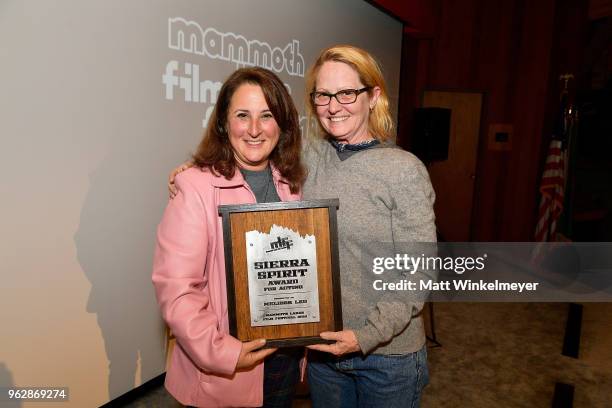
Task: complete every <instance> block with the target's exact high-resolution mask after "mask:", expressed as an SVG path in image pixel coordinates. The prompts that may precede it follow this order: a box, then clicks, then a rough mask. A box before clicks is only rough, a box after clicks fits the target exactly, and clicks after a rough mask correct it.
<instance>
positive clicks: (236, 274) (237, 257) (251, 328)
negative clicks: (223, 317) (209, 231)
mask: <svg viewBox="0 0 612 408" xmlns="http://www.w3.org/2000/svg"><path fill="white" fill-rule="evenodd" d="M337 207H338V200H337V199H333V200H311V201H291V202H277V203H262V204H240V205H222V206H219V213H220V214H221V216H222V219H223V237H224V245H225V248H224V249H225V273H226V280H227V304H228V317H229V324H230V334H232V335H233V336H234V337H236V338H237V339H239V340H241V341H250V340H254V339H258V338H265V339H266V340H267V342H266V347H286V346H297V345H307V344H315V343H326V342H327V341H325V340H323V339H321V338H320V337H319V333H321V332H323V331H338V330H342V306H341V298H340V273H339V268H338V232H337V224H336V209H337Z"/></svg>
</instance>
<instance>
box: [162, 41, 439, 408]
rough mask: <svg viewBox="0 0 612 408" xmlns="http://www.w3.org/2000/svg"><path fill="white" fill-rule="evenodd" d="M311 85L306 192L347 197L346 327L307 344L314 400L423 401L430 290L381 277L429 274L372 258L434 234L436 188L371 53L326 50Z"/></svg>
mask: <svg viewBox="0 0 612 408" xmlns="http://www.w3.org/2000/svg"><path fill="white" fill-rule="evenodd" d="M306 87H307V88H306V93H307V94H308V96H309V98H308V102H307V106H308V108H309V113H310V116H311V117H316V119H317V120H316V121H311V120H309V121H308V123H313V122H314V123H315V124H316V125H315V126H314V128H313V129H310V130H311V131H310V132H309V134H312V133H315V134H316V136H314V137H309V138H305V140H304V141H305V144H304V152H303V153H304V164H305V165H306V166H307V169H308V177H307V180H306V182H305V184H304V187H303V197H304V199H322V198H339V199H340V208H339V210H338V213H337V214H338V238H339V242H338V248H339V255H340V275H341V284H342V315H343V316H342V317H343V323H344V330H342V331H339V332H324V333H321V337H323V338H324V339H327V340H332V341H335V342H334V343H332V344H329V345H313V346H309V348H310V349H311V350H313V352H311V353H309V357H308V360H309V363H308V381H309V385H310V392H311V396H312V403H313V407H315V408H317V407H322V408H323V407H325V408H327V407H385V408H394V407H400V406H401V407H406V406H408V407H417V406H418V405H419V399H420V395H421V391H422V389H423V387H424V386H425V385H426V384H427V382H428V370H427V352H426V348H425V331H424V328H423V319H422V317H421V314H420V312H421V309H422V307H423V297H422V294H420V295H421V296H419V294H418V293H415V292H410V291H385V290H381V291H378V290H374V288H373V282H374V280H381V279H382V280H383V281H385V282H397V281H399V280H401V279H410V280H412V281H415V282H417V283H418V281H419V280H427V279H429V278H431V276H428V271H424V270H416V271H415V270H413V271H410V272H409V273H408V272H407V271H406V270H401V269H400V268H392V269H391V270H388V271H386V272H385V273H384V274H383V275H377V274H375V273H374V271H373V263H372V261H373V260H374V259H388V258H395V257H396V255H403V254H404V253H406V252H411V251H414V243H434V242H435V241H436V233H435V231H436V230H435V217H434V212H433V204H434V198H435V195H434V191H433V189H432V187H431V183H430V181H429V176H428V174H427V170H426V169H425V167H424V166H423V164H422V163H421V162H420V161H419V160H418V159H417V158H416V157H415V156H414V155H412V154H410V153H408V152H406V151H403V150H401V149H399V148H397V147H396V146H395V145H394V144H392V143H391V142H389V140H390V139H391V137H392V135H393V120H392V117H391V114H390V110H389V98H388V95H387V91H386V86H385V83H384V79H383V75H382V73H381V70H380V67H379V65H378V64H377V62H376V61H375V59H374V58H373V57H372V56H371V55H370V54H369V53H367V52H366V51H364V50H362V49H360V48H357V47H354V46H350V45H338V46H333V47H330V48H327V49H324V50H323V51H321V53H320V54H319V56H318V58H317V59H316V61H315V63H314V65H313V66H312V67H311V68H310V71H309V73H308V75H307V77H306ZM186 166H188V165H184V166H183V167H186ZM183 167H180V168H178V169H177V170H175V172H173V174H172V175H171V181H172V178H173V176H174V174H175V173H176V172H177V171H180V170H181V168H183ZM171 191H172V187H171ZM432 247H433V245H429V246H427V245H426V244H425V246H424V247H421V248H420V249H422V250H423V251H426V250H427V249H423V248H429V249H431V248H432ZM421 253H422V251H421V250H419V252H418V253H416V256H420V255H421ZM410 255H415V253H411V254H410Z"/></svg>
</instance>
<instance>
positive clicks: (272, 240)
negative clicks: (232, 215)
mask: <svg viewBox="0 0 612 408" xmlns="http://www.w3.org/2000/svg"><path fill="white" fill-rule="evenodd" d="M245 238H246V254H247V264H248V280H249V300H250V307H251V325H252V326H270V325H277V324H289V323H311V322H318V321H319V320H320V315H319V290H318V281H317V251H316V248H317V245H316V239H315V237H314V235H305V236H301V235H300V234H299V233H298V232H296V231H293V230H291V229H289V228H285V227H279V226H278V225H272V228H271V229H270V231H269V233H266V232H260V231H255V230H253V231H247V232H246V234H245Z"/></svg>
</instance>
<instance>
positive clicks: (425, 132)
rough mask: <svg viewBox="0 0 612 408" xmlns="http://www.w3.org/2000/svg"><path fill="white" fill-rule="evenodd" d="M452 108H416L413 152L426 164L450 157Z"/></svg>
mask: <svg viewBox="0 0 612 408" xmlns="http://www.w3.org/2000/svg"><path fill="white" fill-rule="evenodd" d="M450 119H451V110H450V109H445V108H416V109H415V110H414V122H413V123H414V129H413V134H412V149H411V150H412V153H414V154H415V155H416V156H417V157H418V158H419V159H421V160H422V161H423V163H425V164H429V163H431V162H434V161H443V160H447V159H448V143H449V139H450Z"/></svg>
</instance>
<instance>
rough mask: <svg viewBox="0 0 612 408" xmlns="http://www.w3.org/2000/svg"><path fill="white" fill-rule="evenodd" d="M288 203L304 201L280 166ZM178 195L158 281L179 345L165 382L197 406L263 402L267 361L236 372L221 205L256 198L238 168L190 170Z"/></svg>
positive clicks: (161, 233) (159, 251)
mask: <svg viewBox="0 0 612 408" xmlns="http://www.w3.org/2000/svg"><path fill="white" fill-rule="evenodd" d="M272 177H273V179H274V184H275V185H276V190H277V192H278V195H279V197H280V198H281V200H283V201H294V200H299V199H300V197H301V196H300V195H299V194H292V193H291V192H290V191H289V185H288V184H287V183H286V181H284V180H283V179H282V178H281V176H280V173H279V172H278V171H277V170H276V169H274V168H273V169H272ZM176 184H177V186H178V188H179V194H178V195H177V196H176V197H175V198H174V199H173V200H171V201H170V202H169V203H168V206H167V207H166V211H165V212H164V216H163V218H162V220H161V223H160V224H159V227H158V230H157V246H156V249H155V258H154V261H153V284H154V286H155V291H156V294H157V301H158V303H159V306H160V308H161V312H162V316H163V318H164V320H165V321H166V323H167V324H168V326H169V327H170V329H171V330H172V333H174V336H175V337H176V340H177V344H176V347H175V348H174V351H173V353H172V357H171V360H170V364H169V367H168V369H167V373H166V383H165V385H166V388H167V389H168V391H169V392H170V394H172V395H173V396H174V397H175V398H176V399H177V400H178V401H179V402H181V403H182V404H185V405H194V406H198V407H238V406H239V407H246V406H260V405H261V404H262V403H263V364H259V365H257V366H256V367H254V368H253V369H251V370H248V371H240V372H235V368H236V363H237V361H238V356H239V354H240V350H241V342H240V341H239V340H238V339H236V338H234V337H232V336H231V335H230V334H229V333H228V332H229V323H228V317H227V294H226V287H225V263H224V255H223V231H222V225H221V217H220V216H219V214H218V212H217V206H218V205H222V204H246V203H255V196H254V194H253V192H252V191H251V189H250V188H249V186H248V185H247V184H246V183H245V181H244V178H243V177H242V174H241V173H240V172H239V171H236V173H235V175H234V177H233V178H232V179H231V180H227V179H225V178H224V177H215V176H213V175H212V174H211V173H210V171H209V170H202V169H199V168H191V169H189V170H186V171H184V172H183V173H181V174H179V175H178V176H177V177H176Z"/></svg>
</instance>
